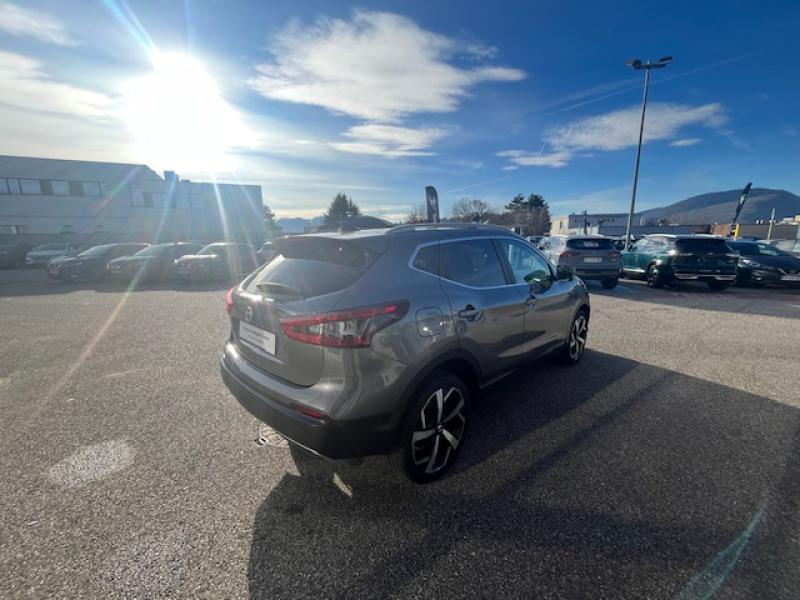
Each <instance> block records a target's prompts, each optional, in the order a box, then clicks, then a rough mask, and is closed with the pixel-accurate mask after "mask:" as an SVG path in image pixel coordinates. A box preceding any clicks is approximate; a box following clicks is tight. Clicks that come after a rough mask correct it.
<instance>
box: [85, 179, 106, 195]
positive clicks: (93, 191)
mask: <svg viewBox="0 0 800 600" xmlns="http://www.w3.org/2000/svg"><path fill="white" fill-rule="evenodd" d="M83 195H84V196H89V197H91V198H99V197H100V196H101V195H102V194H101V192H100V184H99V183H97V182H96V181H88V182H87V181H84V182H83Z"/></svg>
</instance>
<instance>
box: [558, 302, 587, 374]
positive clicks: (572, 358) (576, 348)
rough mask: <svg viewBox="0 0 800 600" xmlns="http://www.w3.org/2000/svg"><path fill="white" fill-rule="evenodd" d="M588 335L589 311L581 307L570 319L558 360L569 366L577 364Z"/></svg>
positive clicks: (584, 348)
mask: <svg viewBox="0 0 800 600" xmlns="http://www.w3.org/2000/svg"><path fill="white" fill-rule="evenodd" d="M588 336H589V311H588V310H586V308H581V309H580V310H579V311H578V313H577V314H576V315H575V318H574V319H572V323H570V326H569V333H568V334H567V339H566V340H564V345H563V347H562V348H561V350H560V351H559V353H558V362H560V363H561V364H563V365H567V366H568V367H571V366H573V365H577V364H578V363H579V362H580V361H581V359H582V358H583V355H584V352H585V351H586V342H587V340H588Z"/></svg>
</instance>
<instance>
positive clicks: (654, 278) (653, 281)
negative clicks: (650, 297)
mask: <svg viewBox="0 0 800 600" xmlns="http://www.w3.org/2000/svg"><path fill="white" fill-rule="evenodd" d="M646 278H647V285H648V287H651V288H654V289H660V288H663V287H664V281H663V280H662V279H661V274H660V273H659V272H658V267H656V266H655V265H650V266H649V267H647V275H646Z"/></svg>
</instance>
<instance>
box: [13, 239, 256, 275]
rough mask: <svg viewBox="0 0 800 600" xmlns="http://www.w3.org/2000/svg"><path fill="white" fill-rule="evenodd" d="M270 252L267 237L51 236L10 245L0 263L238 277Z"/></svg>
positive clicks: (87, 271)
mask: <svg viewBox="0 0 800 600" xmlns="http://www.w3.org/2000/svg"><path fill="white" fill-rule="evenodd" d="M0 252H1V251H0ZM271 253H272V250H271V242H267V243H265V244H264V246H262V247H261V248H260V249H256V248H255V247H254V246H251V245H249V244H241V243H235V242H215V243H212V244H207V245H203V244H195V243H189V242H174V243H164V244H146V243H134V242H120V243H110V244H100V245H97V246H91V247H88V248H86V247H85V246H82V245H80V244H76V243H72V242H54V243H46V244H40V245H39V246H36V247H35V248H32V249H29V251H28V252H27V253H26V254H25V255H24V257H23V258H22V259H20V252H19V250H18V249H17V248H16V247H15V248H14V254H12V252H11V251H9V252H8V253H7V254H6V255H5V256H7V257H9V256H10V257H11V258H8V259H7V261H6V262H7V264H6V265H5V266H8V267H15V266H21V265H22V264H24V265H26V266H29V267H40V268H44V269H46V271H47V275H48V277H50V278H52V279H57V280H61V281H99V280H101V279H110V280H121V281H131V280H133V279H136V280H137V281H149V282H152V281H163V280H165V279H171V278H177V279H183V280H191V281H214V280H233V279H238V278H241V277H243V276H244V275H246V274H248V273H251V272H252V271H253V270H254V269H256V267H258V266H259V265H261V264H263V263H264V262H265V261H266V260H268V259H269V258H271ZM1 257H3V255H2V254H0V258H1ZM0 264H3V263H0Z"/></svg>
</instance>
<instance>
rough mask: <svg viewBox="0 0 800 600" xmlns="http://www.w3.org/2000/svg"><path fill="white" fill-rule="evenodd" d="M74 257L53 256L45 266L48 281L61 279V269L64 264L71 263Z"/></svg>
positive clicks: (64, 255)
mask: <svg viewBox="0 0 800 600" xmlns="http://www.w3.org/2000/svg"><path fill="white" fill-rule="evenodd" d="M73 258H74V257H73V256H67V255H66V254H63V255H61V256H55V257H53V258H51V259H50V260H48V261H47V266H46V267H45V270H46V271H47V276H48V277H49V278H50V279H61V267H63V266H64V265H65V264H66V263H68V262H69V261H71V260H72V259H73Z"/></svg>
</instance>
